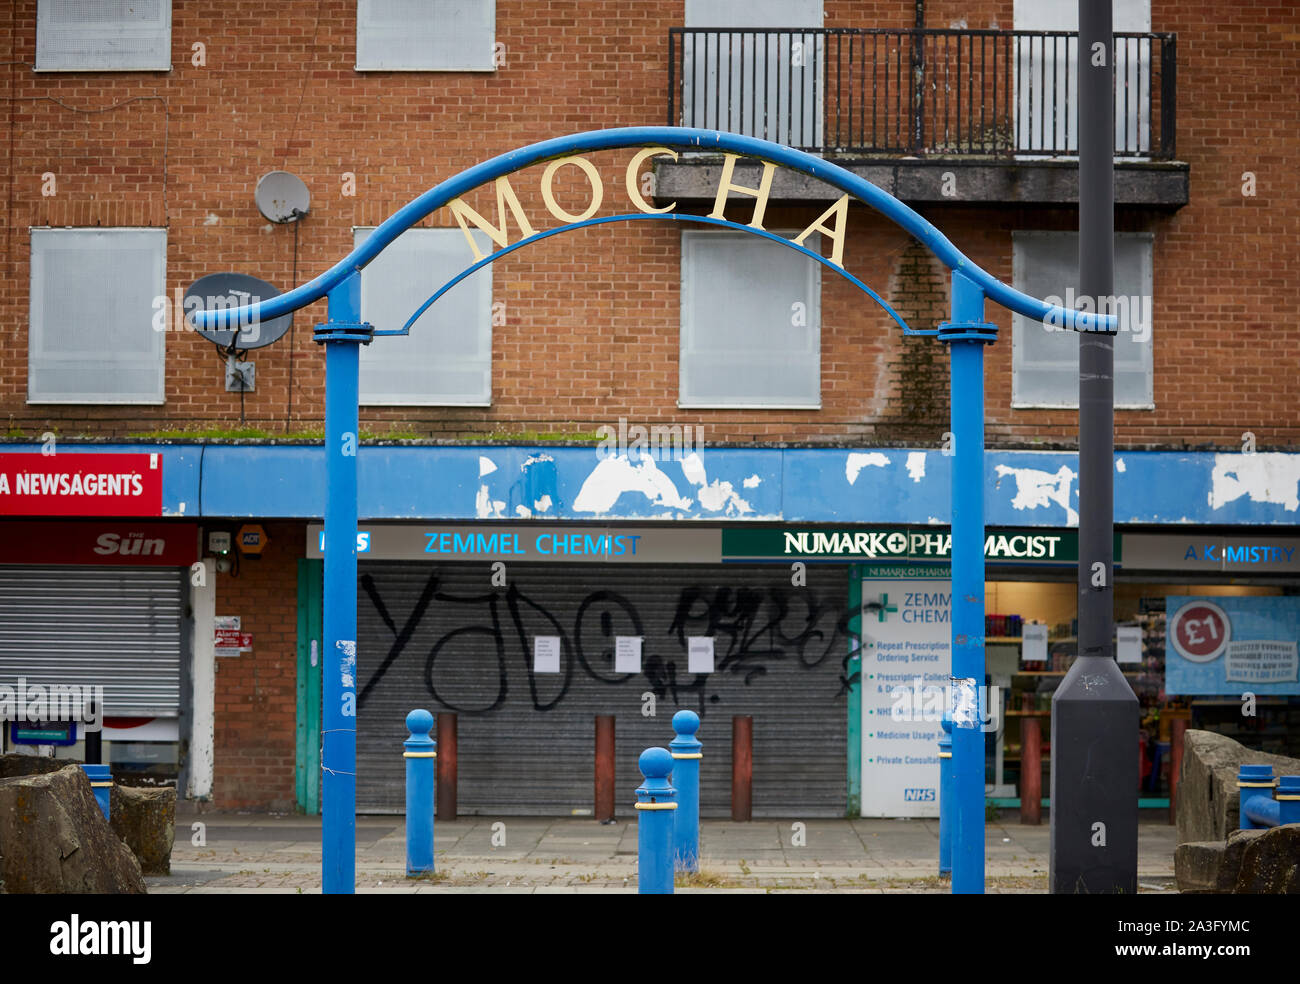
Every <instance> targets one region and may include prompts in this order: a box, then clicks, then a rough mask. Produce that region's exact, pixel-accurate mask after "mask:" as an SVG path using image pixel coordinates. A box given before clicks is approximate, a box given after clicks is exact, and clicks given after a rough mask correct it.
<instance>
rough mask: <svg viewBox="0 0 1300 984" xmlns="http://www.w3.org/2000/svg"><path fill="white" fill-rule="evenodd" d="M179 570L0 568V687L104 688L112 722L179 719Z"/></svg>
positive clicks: (182, 610) (182, 606) (182, 603)
mask: <svg viewBox="0 0 1300 984" xmlns="http://www.w3.org/2000/svg"><path fill="white" fill-rule="evenodd" d="M182 573H183V572H181V571H178V570H176V569H175V568H170V567H149V568H143V567H142V568H134V567H62V566H60V567H55V566H47V567H19V566H10V565H3V566H0V683H4V684H8V685H9V686H12V687H17V685H18V679H19V678H20V677H22V678H25V679H26V681H27V686H28V688H30V687H32V686H33V685H34V684H41V685H44V686H51V685H54V684H63V685H71V684H76V685H81V686H97V685H102V686H103V687H104V709H105V713H106V714H108V715H110V716H123V717H134V716H141V717H176V716H177V715H178V713H179V710H180V664H181V651H182V645H183V632H182V629H183V627H184V625H185V620H186V597H185V580H184V578H183V577H182Z"/></svg>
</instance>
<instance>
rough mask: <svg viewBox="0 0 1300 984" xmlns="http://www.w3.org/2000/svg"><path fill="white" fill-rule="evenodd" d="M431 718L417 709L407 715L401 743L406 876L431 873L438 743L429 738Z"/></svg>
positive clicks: (431, 726) (431, 725)
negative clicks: (403, 780) (403, 778)
mask: <svg viewBox="0 0 1300 984" xmlns="http://www.w3.org/2000/svg"><path fill="white" fill-rule="evenodd" d="M432 728H433V715H432V714H430V713H429V712H428V711H425V710H420V709H418V708H417V709H416V710H414V711H412V712H411V713H410V714H408V715H406V730H407V731H409V732H410V733H411V737H409V738H407V739H406V741H404V742H402V746H403V748H405V749H406V750H405V751H404V752H402V757H403V758H405V759H406V874H407V875H408V876H409V875H424V874H429V873H432V871H433V784H434V760H435V759H436V758H437V757H438V752H437V747H438V743H437V742H436V741H434V740H433V739H432V738H430V737H429V731H430V730H431V729H432Z"/></svg>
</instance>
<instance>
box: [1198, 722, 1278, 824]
mask: <svg viewBox="0 0 1300 984" xmlns="http://www.w3.org/2000/svg"><path fill="white" fill-rule="evenodd" d="M1242 765H1271V766H1272V767H1273V774H1274V775H1277V776H1297V775H1300V759H1293V758H1287V757H1286V756H1285V755H1270V754H1268V753H1267V752H1256V751H1253V750H1251V749H1249V748H1247V747H1246V746H1245V745H1243V744H1241V743H1240V742H1236V741H1233V740H1232V739H1231V738H1227V737H1225V736H1223V735H1217V734H1215V733H1214V732H1212V731H1188V732H1187V733H1186V735H1185V737H1184V739H1183V771H1182V775H1181V777H1180V778H1179V781H1178V803H1177V807H1176V813H1175V819H1176V821H1177V823H1178V843H1179V844H1185V843H1187V842H1189V841H1223V840H1226V839H1227V836H1228V835H1229V834H1230V833H1232V831H1234V830H1236V829H1237V804H1238V796H1237V771H1238V769H1239V768H1240V767H1241V766H1242Z"/></svg>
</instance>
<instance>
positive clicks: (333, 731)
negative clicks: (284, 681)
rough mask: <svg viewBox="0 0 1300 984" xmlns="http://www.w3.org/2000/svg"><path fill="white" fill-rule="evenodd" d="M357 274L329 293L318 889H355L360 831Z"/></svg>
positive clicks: (321, 336) (362, 335) (363, 332)
mask: <svg viewBox="0 0 1300 984" xmlns="http://www.w3.org/2000/svg"><path fill="white" fill-rule="evenodd" d="M370 333H371V329H370V326H369V325H363V324H361V275H360V274H359V273H356V272H353V274H352V275H351V276H349V277H348V278H347V279H345V280H344V281H343V282H342V283H340V284H339V285H338V286H337V287H335V288H334V289H333V290H331V291H330V292H329V322H328V323H327V324H323V325H317V326H316V332H315V336H316V341H317V342H319V343H322V344H324V346H325V481H326V489H325V603H324V623H325V624H324V631H325V660H324V667H323V669H324V672H323V673H322V674H321V675H322V677H323V680H324V691H325V693H324V700H323V703H322V706H321V718H322V720H321V739H322V754H321V773H322V775H321V884H322V887H323V889H324V891H325V893H326V894H351V893H352V892H354V891H355V890H356V847H357V844H356V826H357V811H356V804H357V776H356V772H357V445H358V439H357V403H358V393H357V364H358V357H359V349H358V346H359V345H360V344H361V343H363V342H364V343H369V341H370Z"/></svg>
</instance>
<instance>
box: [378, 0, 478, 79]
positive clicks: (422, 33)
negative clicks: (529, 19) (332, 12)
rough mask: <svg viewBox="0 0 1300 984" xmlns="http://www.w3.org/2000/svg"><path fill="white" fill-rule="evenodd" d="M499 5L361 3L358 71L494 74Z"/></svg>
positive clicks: (413, 0)
mask: <svg viewBox="0 0 1300 984" xmlns="http://www.w3.org/2000/svg"><path fill="white" fill-rule="evenodd" d="M495 44H496V2H495V0H357V66H356V67H357V71H359V72H364V71H385V72H403V71H405V72H436V71H442V72H457V71H460V72H490V71H492V70H493V68H494V65H493V55H494V50H493V49H494V47H495Z"/></svg>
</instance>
